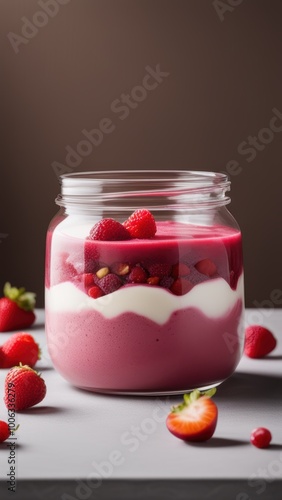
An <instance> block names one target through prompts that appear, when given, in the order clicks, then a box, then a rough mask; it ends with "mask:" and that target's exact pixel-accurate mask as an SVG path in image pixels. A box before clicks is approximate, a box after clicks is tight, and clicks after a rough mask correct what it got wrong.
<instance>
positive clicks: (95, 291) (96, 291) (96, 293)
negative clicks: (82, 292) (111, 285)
mask: <svg viewBox="0 0 282 500" xmlns="http://www.w3.org/2000/svg"><path fill="white" fill-rule="evenodd" d="M88 295H89V297H91V298H92V299H98V298H99V297H102V296H103V295H104V292H102V290H101V288H99V287H98V286H92V287H91V288H89V290H88Z"/></svg>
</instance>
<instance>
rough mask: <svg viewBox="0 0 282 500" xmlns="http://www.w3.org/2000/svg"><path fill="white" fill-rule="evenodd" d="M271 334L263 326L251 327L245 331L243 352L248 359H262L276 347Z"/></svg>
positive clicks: (274, 339)
mask: <svg viewBox="0 0 282 500" xmlns="http://www.w3.org/2000/svg"><path fill="white" fill-rule="evenodd" d="M276 344H277V341H276V338H275V337H274V335H273V333H272V332H271V331H270V330H268V329H267V328H265V327H264V326H259V325H251V326H248V327H247V328H246V330H245V348H244V352H245V354H246V356H248V357H249V358H263V357H264V356H266V355H267V354H269V353H270V352H271V351H273V349H274V348H275V347H276Z"/></svg>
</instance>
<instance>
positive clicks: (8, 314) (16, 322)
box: [0, 283, 35, 332]
mask: <svg viewBox="0 0 282 500" xmlns="http://www.w3.org/2000/svg"><path fill="white" fill-rule="evenodd" d="M34 307H35V293H32V292H26V291H25V288H16V287H12V286H11V285H10V283H6V284H5V285H4V297H2V298H0V332H9V331H11V330H18V329H23V328H29V327H30V326H31V325H32V324H33V323H34V321H35V314H34V312H33V310H34Z"/></svg>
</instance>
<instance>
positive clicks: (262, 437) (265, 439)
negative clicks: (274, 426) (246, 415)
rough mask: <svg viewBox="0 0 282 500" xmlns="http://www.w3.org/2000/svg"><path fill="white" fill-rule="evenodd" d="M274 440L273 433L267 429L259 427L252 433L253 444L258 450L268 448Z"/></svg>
mask: <svg viewBox="0 0 282 500" xmlns="http://www.w3.org/2000/svg"><path fill="white" fill-rule="evenodd" d="M271 439H272V435H271V432H270V431H269V430H268V429H266V428H265V427H258V428H257V429H254V430H253V431H252V433H251V443H252V444H253V445H254V446H256V447H257V448H267V447H268V446H269V445H270V442H271Z"/></svg>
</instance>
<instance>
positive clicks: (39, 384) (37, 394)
mask: <svg viewBox="0 0 282 500" xmlns="http://www.w3.org/2000/svg"><path fill="white" fill-rule="evenodd" d="M45 395H46V385H45V382H44V380H43V379H42V378H41V376H40V374H39V373H37V372H36V371H35V370H33V369H32V368H30V367H29V366H26V365H20V366H14V367H13V368H11V370H9V372H8V373H7V375H6V378H5V396H4V402H5V405H6V407H7V408H8V409H13V410H15V411H19V410H25V409H27V408H30V407H31V406H34V405H37V404H38V403H40V402H41V401H42V400H43V399H44V397H45Z"/></svg>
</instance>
